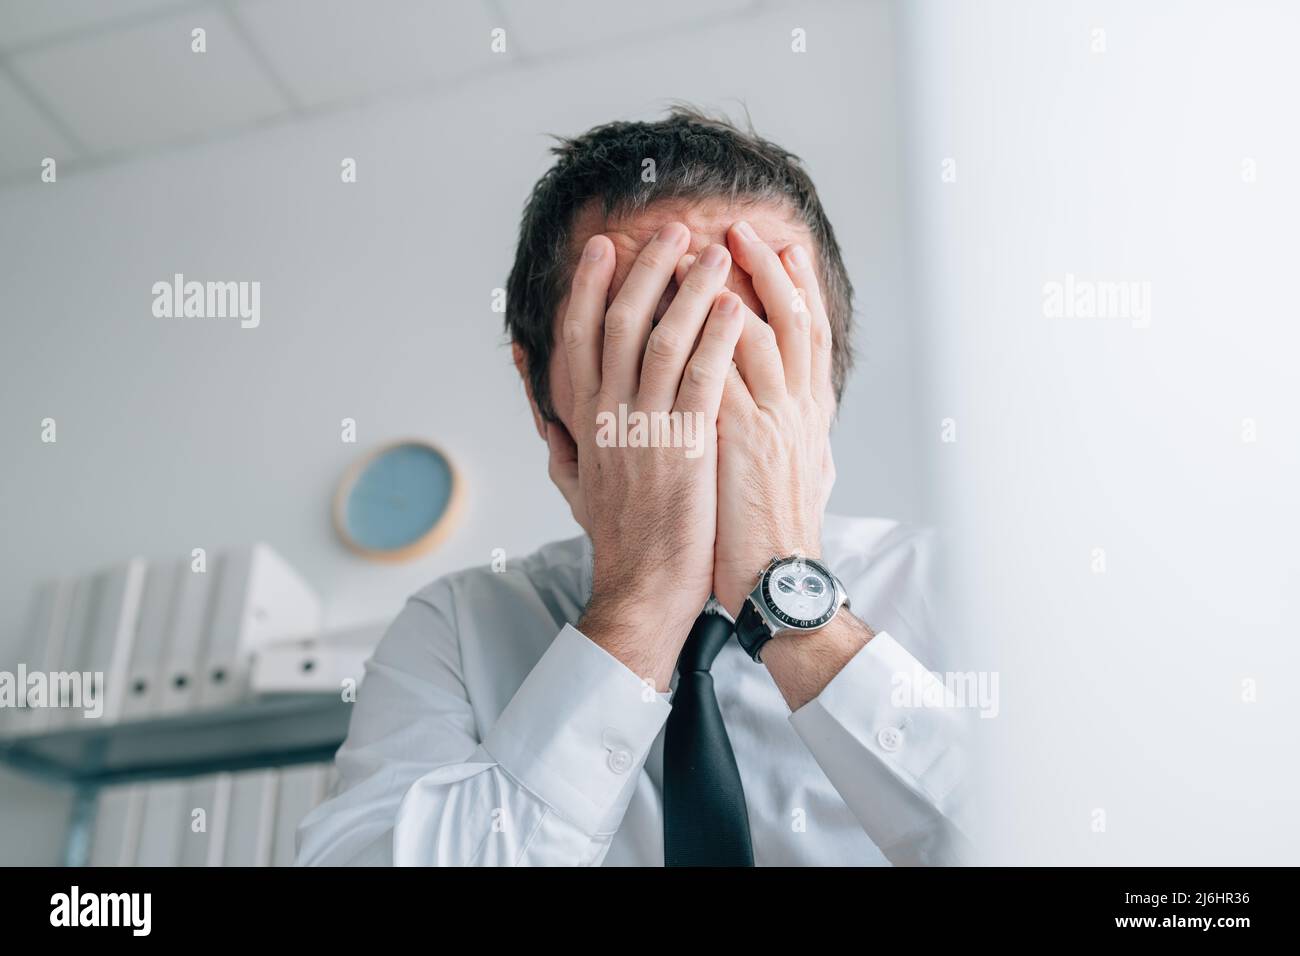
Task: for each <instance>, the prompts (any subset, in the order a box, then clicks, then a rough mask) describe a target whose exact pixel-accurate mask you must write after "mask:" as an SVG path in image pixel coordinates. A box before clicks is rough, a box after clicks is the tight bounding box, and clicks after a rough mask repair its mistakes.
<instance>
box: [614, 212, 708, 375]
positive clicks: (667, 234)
mask: <svg viewBox="0 0 1300 956" xmlns="http://www.w3.org/2000/svg"><path fill="white" fill-rule="evenodd" d="M690 235H691V234H690V231H689V230H688V229H687V228H686V227H685V226H683V225H682V224H681V223H680V222H670V223H668V224H667V225H665V226H664V227H663V228H662V229H660V230H659V231H658V232H657V233H656V234H655V237H654V238H653V239H651V240H650V242H649V243H647V244H646V247H645V248H644V249H642V250H641V254H640V255H639V256H637V257H636V262H634V263H632V270H631V271H630V272H629V273H628V274H627V278H626V279H625V280H624V281H623V285H622V287H621V288H620V289H619V290H618V295H616V296H615V297H614V301H613V302H611V303H610V306H609V308H608V309H607V310H606V311H605V346H604V354H603V356H602V362H601V386H602V388H603V390H604V392H605V394H607V395H609V396H611V397H613V398H616V399H624V400H631V398H632V396H633V395H635V394H636V390H637V385H638V382H639V379H640V376H641V356H642V355H643V354H644V353H645V346H646V339H647V338H648V337H649V335H650V320H651V319H652V318H653V317H654V313H655V309H656V307H657V306H658V305H659V300H660V299H662V298H663V294H664V289H666V288H668V281H669V280H670V279H671V278H672V277H673V270H674V269H676V267H677V260H678V259H680V258H681V256H682V253H683V252H684V251H685V249H686V244H687V242H689V241H690Z"/></svg>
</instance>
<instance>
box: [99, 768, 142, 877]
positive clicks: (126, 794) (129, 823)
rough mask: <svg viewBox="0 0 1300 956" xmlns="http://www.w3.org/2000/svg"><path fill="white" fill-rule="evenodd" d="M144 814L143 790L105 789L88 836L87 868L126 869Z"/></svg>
mask: <svg viewBox="0 0 1300 956" xmlns="http://www.w3.org/2000/svg"><path fill="white" fill-rule="evenodd" d="M143 810H144V787H142V786H141V785H139V784H128V785H126V786H117V787H105V788H104V789H103V790H102V791H100V794H99V799H98V801H97V803H96V809H95V829H94V833H93V834H92V835H91V844H90V865H91V866H130V865H131V864H132V863H133V862H134V861H135V848H136V841H137V840H138V839H139V837H140V820H141V814H142V812H143Z"/></svg>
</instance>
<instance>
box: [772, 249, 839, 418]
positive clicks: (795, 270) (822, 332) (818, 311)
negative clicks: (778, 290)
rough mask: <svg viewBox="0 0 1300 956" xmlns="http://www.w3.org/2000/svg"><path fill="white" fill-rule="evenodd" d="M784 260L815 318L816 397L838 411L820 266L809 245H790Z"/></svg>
mask: <svg viewBox="0 0 1300 956" xmlns="http://www.w3.org/2000/svg"><path fill="white" fill-rule="evenodd" d="M781 261H782V263H784V265H785V269H786V272H787V273H789V275H790V280H791V281H792V282H793V283H794V285H795V288H797V289H802V290H803V292H804V303H805V304H806V305H807V307H808V313H809V316H810V318H811V320H812V329H811V335H810V336H809V345H810V347H811V352H812V361H811V366H810V368H811V374H812V382H811V388H812V393H813V397H814V398H816V399H817V403H818V404H819V405H821V406H822V408H823V409H824V410H825V411H826V413H827V414H829V415H831V416H834V414H835V385H834V382H833V381H832V378H831V372H832V368H833V364H832V360H831V359H832V351H831V321H830V317H829V315H828V314H827V312H826V303H825V302H824V301H823V300H822V293H821V284H820V283H819V282H818V281H817V270H816V269H815V268H814V267H813V261H812V256H811V255H810V254H809V252H808V250H807V248H805V247H804V246H801V245H798V244H795V245H791V246H787V247H786V248H785V250H784V251H783V252H782V253H781Z"/></svg>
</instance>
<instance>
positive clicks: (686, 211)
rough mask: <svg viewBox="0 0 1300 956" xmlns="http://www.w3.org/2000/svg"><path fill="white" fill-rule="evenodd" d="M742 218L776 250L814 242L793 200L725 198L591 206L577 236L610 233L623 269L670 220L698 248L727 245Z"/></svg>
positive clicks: (576, 230)
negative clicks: (609, 209)
mask: <svg viewBox="0 0 1300 956" xmlns="http://www.w3.org/2000/svg"><path fill="white" fill-rule="evenodd" d="M742 219H744V220H745V221H747V222H748V223H749V224H750V225H751V226H753V227H754V231H755V232H757V233H758V235H759V238H761V239H762V240H763V241H764V242H766V243H767V244H768V245H770V246H771V247H772V248H773V249H776V250H780V249H784V248H785V247H786V246H788V245H790V244H791V243H793V242H800V243H803V244H805V245H808V244H810V243H809V232H808V228H807V227H806V226H805V225H804V224H803V223H802V222H800V221H799V220H798V219H797V218H796V217H795V216H794V215H793V210H792V209H791V207H790V206H789V205H787V204H784V203H776V202H766V201H752V200H751V201H737V202H729V201H726V200H721V199H714V200H701V201H696V202H688V201H663V202H657V203H652V204H651V205H649V206H647V207H645V208H644V209H639V210H634V211H632V212H628V213H622V214H618V215H615V216H610V217H606V216H605V215H604V214H603V211H602V210H601V209H600V208H599V207H597V206H594V205H593V206H588V208H587V209H586V210H584V211H583V212H582V213H581V214H579V216H578V217H577V219H576V220H575V221H574V228H573V239H574V240H575V241H574V245H575V247H576V248H578V249H581V248H582V244H583V243H585V242H586V241H587V240H588V239H589V238H590V237H591V236H594V235H596V234H598V233H601V234H604V235H606V236H608V237H609V239H610V241H611V242H613V243H614V250H615V254H616V256H617V258H618V268H619V271H623V270H625V269H628V268H630V267H631V265H632V262H633V261H634V260H635V259H636V257H637V255H638V254H639V253H640V252H641V250H642V249H644V248H645V246H646V244H647V243H649V242H650V240H651V239H653V238H654V234H655V233H656V232H658V231H659V229H660V228H661V227H662V226H664V225H666V224H667V223H670V222H680V223H682V224H683V225H684V226H686V228H687V229H689V230H690V231H691V244H690V251H691V252H694V253H698V252H699V251H700V250H701V249H703V248H705V247H706V246H709V245H711V244H713V243H720V244H722V245H726V242H727V230H728V229H730V228H731V227H732V225H734V224H735V223H737V222H739V221H740V220H742Z"/></svg>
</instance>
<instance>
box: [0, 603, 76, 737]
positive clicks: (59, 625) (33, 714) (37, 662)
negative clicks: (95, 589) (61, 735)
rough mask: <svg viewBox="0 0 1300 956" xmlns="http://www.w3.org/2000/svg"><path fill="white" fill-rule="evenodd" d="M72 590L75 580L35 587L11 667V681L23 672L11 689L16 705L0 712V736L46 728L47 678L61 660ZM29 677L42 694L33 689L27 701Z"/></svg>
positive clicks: (49, 708) (41, 730) (17, 735)
mask: <svg viewBox="0 0 1300 956" xmlns="http://www.w3.org/2000/svg"><path fill="white" fill-rule="evenodd" d="M75 587H76V582H75V581H73V580H70V579H65V580H57V581H56V580H51V581H45V582H42V583H41V584H40V585H39V586H38V587H37V588H36V594H35V597H34V599H33V601H32V604H31V610H30V612H29V614H28V617H27V622H26V624H25V631H24V634H23V639H22V640H21V641H20V642H19V646H20V655H21V656H20V657H19V658H18V659H17V660H16V661H15V662H14V666H13V668H12V670H13V672H14V677H15V680H17V679H18V677H19V671H20V669H21V670H25V672H26V673H25V675H24V677H23V680H22V681H21V682H19V683H18V685H17V686H16V687H15V688H14V690H15V701H14V703H15V705H19V706H14V707H11V708H10V707H7V708H4V709H3V710H0V736H6V737H22V736H27V735H30V734H38V733H41V732H43V731H44V730H46V729H47V728H48V727H49V725H50V718H51V715H52V714H53V713H54V711H53V710H52V709H51V704H52V703H53V701H52V700H51V699H50V688H49V686H48V683H47V677H48V675H49V672H50V671H51V670H53V669H54V667H56V666H57V663H56V662H58V661H60V660H62V657H63V642H64V639H65V637H66V636H67V632H68V616H69V614H70V612H71V610H72V594H73V591H74V589H75ZM20 665H21V667H20ZM32 677H34V678H35V680H36V681H38V682H39V683H40V685H42V686H43V687H44V691H43V692H39V693H38V692H36V691H34V690H33V693H34V694H35V696H34V697H32V699H31V700H30V701H29V700H28V691H29V689H31V688H29V684H31V683H32V681H30V680H29V679H28V678H32Z"/></svg>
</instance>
